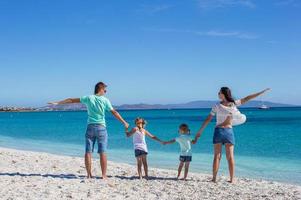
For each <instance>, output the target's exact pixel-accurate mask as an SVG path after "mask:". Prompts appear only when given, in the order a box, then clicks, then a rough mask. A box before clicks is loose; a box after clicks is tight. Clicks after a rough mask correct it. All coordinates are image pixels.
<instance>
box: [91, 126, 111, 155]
mask: <svg viewBox="0 0 301 200" xmlns="http://www.w3.org/2000/svg"><path fill="white" fill-rule="evenodd" d="M95 142H97V146H98V151H97V152H98V153H104V152H106V151H107V146H108V133H107V129H106V127H104V126H103V125H100V124H88V126H87V131H86V153H92V152H93V150H94V145H95Z"/></svg>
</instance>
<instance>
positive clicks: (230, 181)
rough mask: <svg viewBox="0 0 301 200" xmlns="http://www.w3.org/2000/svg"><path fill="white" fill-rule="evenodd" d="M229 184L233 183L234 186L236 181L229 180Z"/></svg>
mask: <svg viewBox="0 0 301 200" xmlns="http://www.w3.org/2000/svg"><path fill="white" fill-rule="evenodd" d="M227 182H228V183H232V184H234V183H235V181H234V180H229V181H227Z"/></svg>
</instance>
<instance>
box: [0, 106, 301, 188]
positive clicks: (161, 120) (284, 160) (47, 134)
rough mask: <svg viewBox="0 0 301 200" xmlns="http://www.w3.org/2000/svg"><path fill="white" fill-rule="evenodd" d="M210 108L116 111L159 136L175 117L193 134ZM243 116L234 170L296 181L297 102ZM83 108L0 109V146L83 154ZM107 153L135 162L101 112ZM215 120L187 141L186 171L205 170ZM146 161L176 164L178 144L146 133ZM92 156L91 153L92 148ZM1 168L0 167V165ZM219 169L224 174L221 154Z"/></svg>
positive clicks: (299, 161) (118, 128) (300, 124)
mask: <svg viewBox="0 0 301 200" xmlns="http://www.w3.org/2000/svg"><path fill="white" fill-rule="evenodd" d="M209 111H210V109H193V110H135V111H120V113H121V114H122V115H123V116H124V118H125V119H126V120H128V121H129V122H131V125H133V121H134V119H135V118H136V117H137V116H141V117H144V118H145V119H146V120H147V121H148V125H147V129H148V130H149V131H150V132H151V133H153V134H154V135H156V136H157V137H159V138H160V139H163V140H169V139H172V138H174V137H176V136H177V134H178V126H179V124H180V123H187V124H188V125H189V126H190V128H191V131H192V134H193V135H194V134H195V132H196V131H197V130H198V128H199V126H200V125H201V123H202V122H203V120H204V119H205V118H206V116H207V115H208V113H209ZM241 112H242V113H244V114H246V115H247V122H246V123H245V124H243V125H241V126H238V127H235V128H234V131H235V137H236V146H235V159H236V176H239V177H250V178H256V179H268V180H276V181H282V182H288V183H294V184H299V185H301V150H300V149H301V108H272V109H270V110H258V109H255V108H254V109H241ZM86 118H87V114H86V112H28V113H0V146H1V147H8V148H15V149H22V150H34V151H43V152H49V153H55V154H63V155H72V156H83V154H84V135H85V129H86ZM107 123H108V132H109V159H110V160H113V161H118V162H125V163H129V164H134V163H135V157H134V152H133V147H132V138H126V137H125V134H124V129H123V126H122V125H121V124H120V123H119V122H118V121H117V120H115V119H114V118H113V117H112V115H110V114H108V117H107ZM214 125H215V122H214V121H212V123H211V124H210V125H209V126H208V127H207V129H206V130H205V132H204V133H203V135H202V137H201V139H200V140H199V142H198V143H197V144H196V145H193V161H192V163H191V171H195V172H202V173H211V165H212V158H213V154H212V152H213V146H212V135H213V129H214ZM147 144H148V148H149V156H148V161H149V165H150V167H157V168H168V169H176V168H177V165H178V155H179V154H178V152H179V146H178V144H172V145H166V146H163V145H161V144H159V143H157V142H155V141H152V140H151V139H147ZM95 156H97V154H95ZM0 170H1V169H0ZM220 174H224V175H227V176H228V168H227V162H226V158H225V156H223V157H222V163H221V169H220Z"/></svg>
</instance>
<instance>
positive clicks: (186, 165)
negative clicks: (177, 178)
mask: <svg viewBox="0 0 301 200" xmlns="http://www.w3.org/2000/svg"><path fill="white" fill-rule="evenodd" d="M189 164H190V162H185V173H184V180H185V181H186V178H187V175H188V170H189Z"/></svg>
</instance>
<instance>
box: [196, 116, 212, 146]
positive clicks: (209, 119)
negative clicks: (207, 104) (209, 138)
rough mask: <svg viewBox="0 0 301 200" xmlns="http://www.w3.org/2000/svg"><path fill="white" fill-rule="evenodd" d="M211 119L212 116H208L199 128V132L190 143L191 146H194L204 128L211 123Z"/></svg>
mask: <svg viewBox="0 0 301 200" xmlns="http://www.w3.org/2000/svg"><path fill="white" fill-rule="evenodd" d="M212 118H213V116H212V115H211V114H209V115H208V117H207V118H206V119H205V121H204V122H203V124H202V126H201V128H200V129H199V131H198V132H197V134H196V135H195V138H194V140H193V141H192V144H195V143H196V142H197V141H198V139H199V137H201V135H202V133H203V131H204V130H205V128H206V127H207V125H208V124H209V123H210V122H211V120H212Z"/></svg>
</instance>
